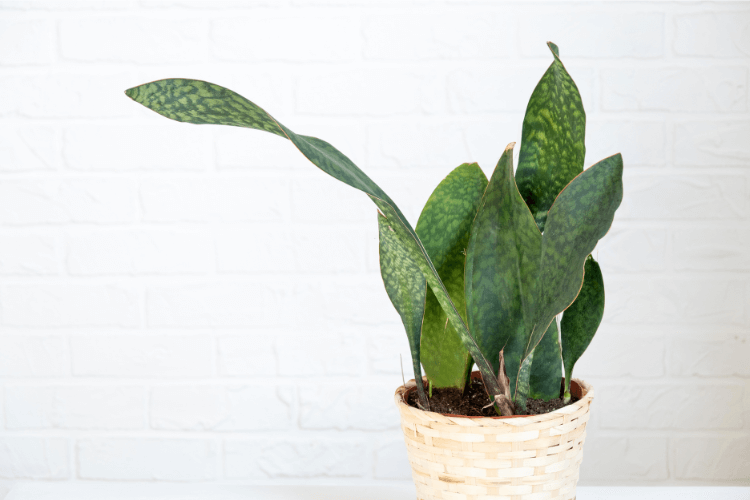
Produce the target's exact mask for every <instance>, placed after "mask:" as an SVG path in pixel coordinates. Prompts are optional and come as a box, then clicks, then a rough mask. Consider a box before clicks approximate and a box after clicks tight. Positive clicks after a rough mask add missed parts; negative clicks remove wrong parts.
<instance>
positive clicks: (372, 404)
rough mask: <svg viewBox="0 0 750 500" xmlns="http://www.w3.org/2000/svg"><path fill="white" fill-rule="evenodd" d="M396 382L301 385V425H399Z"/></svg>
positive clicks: (373, 427)
mask: <svg viewBox="0 0 750 500" xmlns="http://www.w3.org/2000/svg"><path fill="white" fill-rule="evenodd" d="M395 390H396V386H393V387H388V386H385V385H355V386H345V385H336V386H320V385H317V386H301V387H300V389H299V399H300V417H299V423H300V427H302V428H303V429H337V430H350V429H361V430H366V431H374V430H385V429H395V428H398V426H399V425H400V418H399V414H398V411H397V410H396V405H395V404H393V392H394V391H395Z"/></svg>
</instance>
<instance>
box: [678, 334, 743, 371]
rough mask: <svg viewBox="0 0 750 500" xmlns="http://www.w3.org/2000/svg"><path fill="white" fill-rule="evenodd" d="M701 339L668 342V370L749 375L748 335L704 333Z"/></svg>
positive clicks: (681, 339)
mask: <svg viewBox="0 0 750 500" xmlns="http://www.w3.org/2000/svg"><path fill="white" fill-rule="evenodd" d="M706 337H707V338H705V339H704V340H697V339H683V338H680V339H673V340H672V341H671V342H670V345H669V351H668V358H667V364H668V366H669V373H670V374H671V375H677V376H698V377H732V376H738V377H750V363H748V362H747V360H748V359H750V339H749V338H748V337H747V335H739V334H733V335H731V334H730V335H728V337H727V338H722V337H720V336H719V335H716V334H713V332H712V335H706Z"/></svg>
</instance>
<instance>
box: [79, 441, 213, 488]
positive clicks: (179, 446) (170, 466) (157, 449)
mask: <svg viewBox="0 0 750 500" xmlns="http://www.w3.org/2000/svg"><path fill="white" fill-rule="evenodd" d="M76 452H77V457H78V476H79V477H80V478H81V479H112V480H123V479H126V480H143V481H146V480H162V481H207V480H211V479H216V469H217V465H216V463H217V446H216V444H215V443H214V442H213V441H208V440H204V439H145V438H98V439H81V440H79V441H78V443H77V446H76Z"/></svg>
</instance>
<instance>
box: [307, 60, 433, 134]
mask: <svg viewBox="0 0 750 500" xmlns="http://www.w3.org/2000/svg"><path fill="white" fill-rule="evenodd" d="M295 90H296V93H295V95H296V101H295V102H296V111H297V112H299V113H304V114H317V115H351V116H361V115H372V116H386V115H401V114H409V113H419V112H422V111H424V112H432V113H434V112H438V111H442V110H444V109H445V80H444V78H443V77H442V76H439V75H429V74H420V73H419V72H417V71H415V70H409V71H403V70H402V71H394V70H383V69H381V70H373V69H368V70H348V71H344V70H338V71H333V72H332V71H328V72H326V73H324V74H309V75H305V76H300V77H299V79H298V81H297V86H296V89H295ZM329 142H330V141H329Z"/></svg>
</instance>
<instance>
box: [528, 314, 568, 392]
mask: <svg viewBox="0 0 750 500" xmlns="http://www.w3.org/2000/svg"><path fill="white" fill-rule="evenodd" d="M559 336H560V334H559V331H558V329H557V321H556V320H554V319H553V320H552V323H550V324H549V327H548V328H547V332H546V333H545V334H544V337H542V340H540V341H539V344H538V345H537V346H536V349H534V362H533V363H531V379H530V380H529V386H530V390H529V397H532V398H535V399H543V400H544V401H549V400H550V399H555V398H559V397H560V387H561V385H562V357H561V354H560V340H559Z"/></svg>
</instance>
